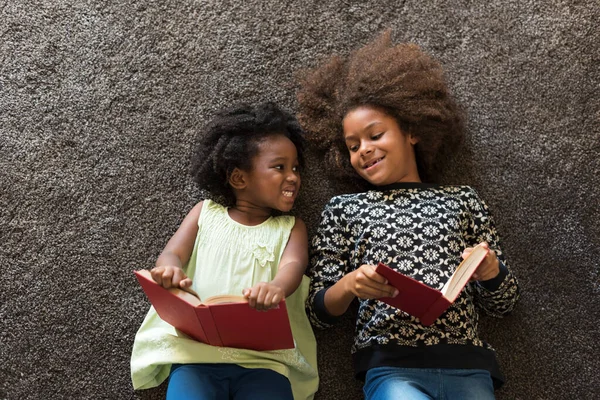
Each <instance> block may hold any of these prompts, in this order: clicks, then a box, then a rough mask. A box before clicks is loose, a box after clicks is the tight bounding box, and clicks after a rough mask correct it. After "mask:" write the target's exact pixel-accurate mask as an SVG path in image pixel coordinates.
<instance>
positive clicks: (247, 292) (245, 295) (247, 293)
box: [242, 288, 251, 299]
mask: <svg viewBox="0 0 600 400" xmlns="http://www.w3.org/2000/svg"><path fill="white" fill-rule="evenodd" d="M250 293H251V290H250V289H248V288H246V289H244V290H242V296H244V297H245V298H246V299H247V298H248V297H250Z"/></svg>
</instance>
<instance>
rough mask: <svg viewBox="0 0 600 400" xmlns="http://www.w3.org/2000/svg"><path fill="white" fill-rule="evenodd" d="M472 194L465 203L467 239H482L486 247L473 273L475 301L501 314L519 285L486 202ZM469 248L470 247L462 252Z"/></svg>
mask: <svg viewBox="0 0 600 400" xmlns="http://www.w3.org/2000/svg"><path fill="white" fill-rule="evenodd" d="M472 193H473V198H472V199H471V201H470V202H469V206H470V211H471V214H472V216H473V229H472V231H471V233H470V235H469V236H468V237H467V239H468V240H467V242H468V243H470V244H471V245H475V244H478V243H483V242H484V243H486V244H487V245H488V248H489V250H490V251H489V252H488V255H487V256H486V258H485V260H484V261H483V263H482V264H481V265H480V266H479V268H478V269H477V271H476V272H475V276H474V277H475V279H476V282H475V284H474V288H475V301H476V303H477V304H478V305H479V306H480V307H481V309H482V310H483V311H484V312H485V313H486V314H488V315H491V316H495V317H501V316H504V315H506V314H508V313H510V312H511V311H512V310H513V309H514V307H515V305H516V303H517V301H518V299H519V297H520V288H519V284H518V281H517V278H516V277H515V276H514V274H513V273H512V271H511V270H510V268H509V266H508V263H507V261H506V258H505V256H504V253H503V252H502V250H501V247H500V238H499V236H498V233H497V231H496V227H495V224H494V221H493V218H492V216H491V214H490V212H489V209H488V207H487V205H486V204H485V202H484V201H483V200H481V199H480V198H479V196H478V195H477V193H476V192H475V191H474V190H473V192H472ZM469 251H470V248H468V249H466V250H465V253H467V252H469Z"/></svg>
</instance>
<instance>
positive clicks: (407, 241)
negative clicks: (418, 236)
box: [396, 236, 414, 248]
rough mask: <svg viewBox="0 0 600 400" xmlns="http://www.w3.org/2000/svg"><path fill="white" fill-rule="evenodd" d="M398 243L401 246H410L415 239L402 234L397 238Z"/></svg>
mask: <svg viewBox="0 0 600 400" xmlns="http://www.w3.org/2000/svg"><path fill="white" fill-rule="evenodd" d="M396 243H398V246H400V247H403V248H409V247H411V246H412V245H413V243H414V240H412V239H411V238H409V237H408V236H400V237H398V239H396Z"/></svg>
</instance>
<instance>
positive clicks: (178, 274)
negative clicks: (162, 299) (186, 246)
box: [171, 268, 187, 287]
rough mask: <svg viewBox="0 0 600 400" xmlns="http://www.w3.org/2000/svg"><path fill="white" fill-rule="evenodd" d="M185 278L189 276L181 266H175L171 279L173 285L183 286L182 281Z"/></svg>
mask: <svg viewBox="0 0 600 400" xmlns="http://www.w3.org/2000/svg"><path fill="white" fill-rule="evenodd" d="M185 278H187V276H186V275H185V274H184V273H183V271H182V270H181V268H173V278H172V279H171V284H172V285H173V287H181V281H183V280H184V279H185Z"/></svg>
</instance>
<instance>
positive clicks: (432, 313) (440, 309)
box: [419, 296, 452, 326]
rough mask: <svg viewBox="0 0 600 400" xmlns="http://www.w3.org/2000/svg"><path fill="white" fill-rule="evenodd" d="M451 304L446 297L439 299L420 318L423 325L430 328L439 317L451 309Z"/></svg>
mask: <svg viewBox="0 0 600 400" xmlns="http://www.w3.org/2000/svg"><path fill="white" fill-rule="evenodd" d="M450 304H452V303H450V302H449V301H448V299H446V298H445V297H444V296H440V297H438V299H437V300H436V301H435V302H434V303H433V304H432V305H431V306H430V307H429V308H428V309H427V311H426V312H425V313H424V314H423V315H421V317H420V318H419V320H421V325H425V326H429V325H431V324H433V323H434V322H435V320H436V319H438V318H439V316H440V315H442V314H443V313H444V311H446V310H447V309H448V307H450Z"/></svg>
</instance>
